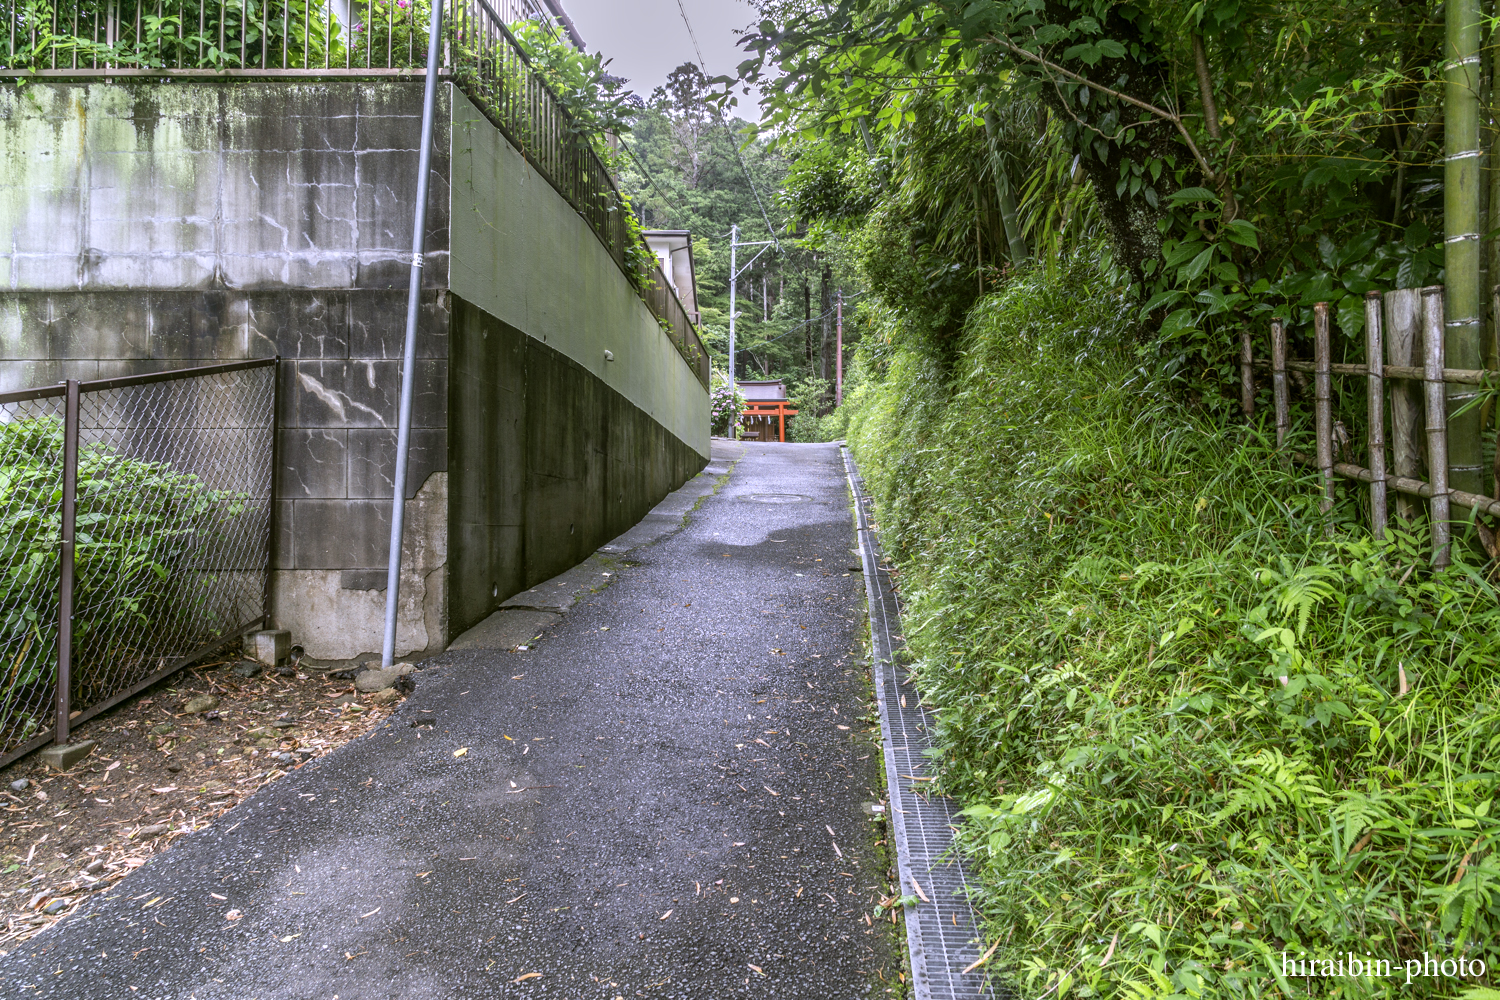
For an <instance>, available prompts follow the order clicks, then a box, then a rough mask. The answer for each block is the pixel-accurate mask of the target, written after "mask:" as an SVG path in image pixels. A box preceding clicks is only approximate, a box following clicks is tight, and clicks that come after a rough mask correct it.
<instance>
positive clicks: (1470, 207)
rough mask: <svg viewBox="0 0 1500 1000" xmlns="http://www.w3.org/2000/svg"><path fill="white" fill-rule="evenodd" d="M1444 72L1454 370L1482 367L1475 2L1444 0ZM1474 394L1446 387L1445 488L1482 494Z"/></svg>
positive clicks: (1446, 260) (1447, 318)
mask: <svg viewBox="0 0 1500 1000" xmlns="http://www.w3.org/2000/svg"><path fill="white" fill-rule="evenodd" d="M1444 11H1445V23H1446V28H1447V30H1446V38H1445V46H1444V56H1445V57H1446V62H1445V63H1444V67H1443V81H1444V93H1443V103H1444V115H1443V136H1444V143H1445V147H1446V150H1445V151H1446V153H1447V158H1446V160H1445V161H1444V165H1443V228H1444V239H1443V273H1444V278H1443V281H1444V285H1443V287H1444V290H1445V291H1444V302H1443V313H1444V336H1443V341H1444V343H1443V354H1444V357H1445V358H1446V359H1447V362H1448V363H1451V364H1452V365H1453V366H1454V367H1455V368H1479V367H1481V366H1482V365H1483V364H1484V324H1483V321H1482V318H1481V315H1480V314H1481V311H1482V296H1483V292H1482V290H1481V289H1482V286H1481V285H1480V261H1481V253H1480V250H1481V248H1480V233H1479V230H1480V222H1481V220H1480V216H1479V212H1480V186H1481V184H1482V183H1483V177H1482V173H1481V170H1480V167H1481V163H1482V161H1481V154H1482V151H1481V149H1480V140H1479V90H1480V78H1479V69H1480V55H1479V46H1480V41H1481V24H1482V13H1481V10H1480V0H1447V2H1446V4H1445V6H1444ZM1476 395H1477V393H1476V392H1474V391H1473V390H1470V389H1464V388H1456V387H1454V386H1452V385H1448V386H1446V387H1445V388H1444V396H1445V399H1446V403H1445V410H1446V413H1447V418H1448V424H1449V426H1448V428H1447V431H1446V432H1445V434H1444V444H1445V445H1446V446H1447V449H1448V468H1447V478H1448V485H1449V486H1453V487H1456V488H1458V489H1461V490H1465V491H1467V492H1471V493H1478V492H1479V491H1480V490H1481V489H1483V481H1482V480H1483V476H1482V473H1481V457H1480V433H1481V427H1480V424H1479V416H1480V415H1479V409H1478V408H1477V407H1474V408H1471V409H1469V411H1468V412H1467V413H1463V414H1461V415H1460V414H1459V411H1460V410H1461V409H1463V408H1464V407H1466V406H1467V405H1468V404H1469V402H1470V401H1471V400H1472V399H1474V397H1475V396H1476Z"/></svg>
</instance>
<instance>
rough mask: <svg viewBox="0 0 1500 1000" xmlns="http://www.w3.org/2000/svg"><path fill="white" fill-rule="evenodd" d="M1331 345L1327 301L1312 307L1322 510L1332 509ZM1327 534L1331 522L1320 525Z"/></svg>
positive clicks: (1315, 399) (1314, 396) (1314, 393)
mask: <svg viewBox="0 0 1500 1000" xmlns="http://www.w3.org/2000/svg"><path fill="white" fill-rule="evenodd" d="M1332 355H1333V346H1332V344H1331V343H1330V342H1329V330H1328V303H1327V302H1319V303H1316V304H1315V305H1314V306H1313V402H1314V405H1315V407H1316V434H1317V443H1318V472H1319V474H1320V475H1321V476H1322V478H1323V502H1322V504H1321V505H1320V506H1321V508H1322V511H1323V513H1325V514H1327V513H1329V512H1330V511H1332V510H1333V374H1332V369H1330V367H1329V366H1330V365H1331V364H1332V363H1333V357H1332ZM1324 530H1325V531H1327V532H1329V533H1330V534H1331V533H1332V531H1333V525H1332V523H1329V524H1328V525H1326V526H1325V528H1324Z"/></svg>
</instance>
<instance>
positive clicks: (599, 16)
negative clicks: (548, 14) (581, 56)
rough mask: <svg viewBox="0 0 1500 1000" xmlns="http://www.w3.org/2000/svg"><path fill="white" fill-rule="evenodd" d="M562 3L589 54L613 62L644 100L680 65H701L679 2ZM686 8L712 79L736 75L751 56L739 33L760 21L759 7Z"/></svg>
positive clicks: (701, 1)
mask: <svg viewBox="0 0 1500 1000" xmlns="http://www.w3.org/2000/svg"><path fill="white" fill-rule="evenodd" d="M562 5H563V9H565V10H566V11H567V12H568V16H569V17H571V18H572V19H573V23H574V24H575V25H576V26H577V27H578V33H579V34H580V35H582V36H583V40H584V42H585V43H586V44H587V45H588V48H589V51H590V52H602V53H604V55H605V57H606V58H609V59H612V60H613V62H611V63H610V66H609V69H610V72H612V73H614V74H615V75H616V76H623V77H625V78H626V79H627V80H629V81H630V89H632V90H634V91H635V92H636V93H638V94H640V95H641V96H642V97H647V96H649V95H650V94H651V90H652V88H653V87H656V86H658V85H659V84H662V83H665V82H666V79H667V74H668V73H670V72H672V70H674V69H676V68H677V67H678V66H680V65H682V64H683V63H685V62H697V57H696V56H695V55H694V53H693V42H692V39H691V38H689V37H688V31H687V28H686V27H685V26H684V25H683V23H682V13H681V11H679V10H678V6H677V0H562ZM682 6H683V7H684V8H686V10H687V16H688V19H689V20H690V21H691V22H692V25H693V33H694V34H695V35H697V36H698V46H699V47H700V48H701V49H702V50H703V59H704V62H705V63H706V64H707V65H706V68H707V70H708V75H709V76H718V75H720V74H726V73H733V72H734V68H735V67H736V66H738V65H739V64H740V62H741V61H742V60H744V59H745V58H746V57H745V55H744V53H743V52H741V51H740V50H739V49H738V48H736V47H735V38H736V36H735V29H736V28H744V27H746V26H747V25H749V24H750V23H751V22H753V21H754V20H755V18H756V13H755V8H753V7H751V6H750V5H749V4H748V3H746V2H745V0H682ZM741 100H742V101H743V100H745V98H743V97H742V98H741ZM748 110H750V109H748V108H746V109H744V110H742V111H741V112H740V113H741V114H745V113H746V111H748Z"/></svg>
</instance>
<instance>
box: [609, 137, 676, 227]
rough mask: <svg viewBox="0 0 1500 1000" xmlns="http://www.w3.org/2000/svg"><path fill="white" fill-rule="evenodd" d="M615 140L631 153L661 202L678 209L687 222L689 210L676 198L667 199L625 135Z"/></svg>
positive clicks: (631, 156)
mask: <svg viewBox="0 0 1500 1000" xmlns="http://www.w3.org/2000/svg"><path fill="white" fill-rule="evenodd" d="M615 138H616V139H618V140H619V141H620V148H621V149H623V150H625V152H627V153H629V154H630V158H631V159H632V160H634V161H635V165H636V166H638V167H640V168H641V173H642V174H644V175H645V177H646V181H647V182H648V183H649V184H650V185H651V187H652V189H653V190H655V191H656V193H657V195H658V196H660V198H661V200H662V201H665V202H667V203H668V204H670V205H671V206H672V207H673V208H675V209H677V211H678V212H680V213H682V216H683V220H684V221H686V218H687V216H688V214H689V213H688V211H687V209H685V208H683V207H682V202H680V201H678V200H677V199H675V198H668V197H667V193H666V192H665V191H663V190H662V189H661V186H660V185H658V184H657V183H656V178H655V177H653V176H651V171H650V170H648V169H646V163H645V161H644V160H642V159H641V158H640V157H639V156H636V155H635V150H633V149H631V148H630V144H629V143H628V142H626V141H625V137H624V136H623V135H618V136H616V137H615Z"/></svg>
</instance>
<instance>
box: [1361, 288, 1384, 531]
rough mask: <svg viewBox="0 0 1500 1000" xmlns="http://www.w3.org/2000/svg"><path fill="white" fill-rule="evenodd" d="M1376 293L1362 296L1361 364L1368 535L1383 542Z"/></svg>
mask: <svg viewBox="0 0 1500 1000" xmlns="http://www.w3.org/2000/svg"><path fill="white" fill-rule="evenodd" d="M1380 299H1381V295H1380V293H1379V292H1366V293H1365V364H1366V365H1367V366H1368V367H1369V371H1370V375H1369V384H1370V388H1369V397H1370V398H1369V417H1370V447H1369V452H1370V531H1371V532H1372V533H1373V534H1374V535H1375V537H1376V538H1377V539H1384V538H1385V519H1386V501H1385V369H1384V368H1383V367H1382V365H1383V362H1384V353H1383V351H1382V350H1381V346H1380V341H1381V336H1380V334H1381V329H1380Z"/></svg>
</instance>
